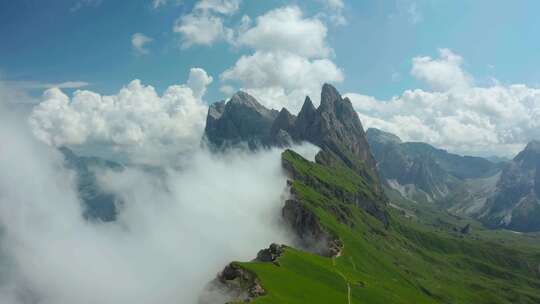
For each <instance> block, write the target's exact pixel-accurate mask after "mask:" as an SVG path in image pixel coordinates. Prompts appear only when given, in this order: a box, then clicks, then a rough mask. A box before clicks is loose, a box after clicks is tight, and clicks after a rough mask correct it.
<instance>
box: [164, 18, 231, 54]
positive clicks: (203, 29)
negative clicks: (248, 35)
mask: <svg viewBox="0 0 540 304" xmlns="http://www.w3.org/2000/svg"><path fill="white" fill-rule="evenodd" d="M173 31H174V32H175V33H179V34H181V36H182V43H181V45H182V48H189V47H191V46H193V45H206V46H210V45H212V44H213V43H214V42H216V41H218V40H222V39H226V37H227V36H229V35H230V29H228V28H226V27H225V26H224V25H223V20H222V18H221V17H218V16H213V15H206V14H204V15H197V14H188V15H185V16H182V17H181V18H180V19H178V20H177V22H176V24H175V26H174V28H173Z"/></svg>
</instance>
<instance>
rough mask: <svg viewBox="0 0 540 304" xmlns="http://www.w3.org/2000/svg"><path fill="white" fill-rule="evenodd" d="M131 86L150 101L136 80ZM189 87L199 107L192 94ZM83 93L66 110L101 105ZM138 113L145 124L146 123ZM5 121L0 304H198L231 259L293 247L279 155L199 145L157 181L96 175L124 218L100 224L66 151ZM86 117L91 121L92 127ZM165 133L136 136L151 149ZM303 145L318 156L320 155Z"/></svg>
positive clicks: (10, 118) (4, 115) (150, 174)
mask: <svg viewBox="0 0 540 304" xmlns="http://www.w3.org/2000/svg"><path fill="white" fill-rule="evenodd" d="M192 72H193V71H192ZM132 88H133V89H135V90H142V91H138V93H139V94H143V93H144V92H145V93H147V94H149V95H150V96H153V92H152V90H151V89H148V88H146V89H145V88H143V87H141V86H140V85H139V84H135V85H133V87H132ZM182 90H184V91H187V92H188V93H189V94H187V96H189V100H193V98H194V97H193V96H194V95H192V94H191V92H189V90H188V89H187V88H185V87H182V88H178V91H182ZM128 91H129V87H128V88H126V89H124V92H121V93H120V94H119V96H118V97H111V100H110V103H109V104H108V105H109V106H110V108H108V109H109V110H107V111H104V113H108V114H110V115H114V111H115V108H116V107H121V105H120V104H122V102H124V101H123V100H122V97H121V96H123V95H129V93H131V92H128ZM53 93H54V92H53ZM57 93H58V92H57ZM78 94H80V96H81V97H74V101H73V102H72V103H71V104H70V105H66V104H63V105H59V106H64V107H65V106H68V107H69V106H71V107H75V106H78V105H76V103H77V102H80V103H82V104H79V106H83V105H84V103H85V102H86V101H90V105H92V103H91V101H92V100H93V99H92V98H94V99H95V98H97V99H99V97H98V96H95V95H91V96H90V98H89V99H78V98H82V96H84V95H85V94H88V93H78ZM50 95H51V93H46V94H45V96H50ZM166 95H167V94H166ZM195 95H196V94H195ZM59 96H61V95H59ZM76 96H77V94H76ZM134 96H139V95H137V94H134ZM61 98H63V97H61ZM107 98H108V97H106V99H107ZM115 98H117V99H115ZM82 100H85V101H84V102H83V101H82ZM115 102H118V103H119V104H115ZM86 105H88V104H86ZM122 106H124V105H122ZM41 107H42V109H43V108H46V105H43V104H42V105H41ZM195 108H196V109H198V107H197V106H195ZM36 111H37V112H39V111H40V109H39V107H38V109H37V110H36ZM156 111H157V112H158V113H164V112H165V110H163V109H162V108H158V109H157V110H156ZM160 111H161V112H160ZM180 112H181V111H180ZM132 114H133V115H132V116H131V118H133V119H139V120H140V121H141V122H144V119H145V116H137V115H136V114H135V113H132ZM154 114H156V113H154ZM172 115H173V116H174V115H176V114H172ZM179 115H181V114H179ZM0 116H1V117H0V138H1V139H2V142H3V143H5V144H4V145H3V146H2V149H1V150H2V151H1V152H2V153H0V172H1V173H0V227H1V239H0V240H1V241H0V244H1V255H2V258H1V259H0V260H1V268H0V302H2V303H8V304H28V303H44V304H49V303H50V304H53V303H54V304H58V303H60V304H61V303H66V304H67V303H82V304H84V303H141V304H143V303H177V302H178V299H181V302H182V303H196V302H197V299H198V298H199V295H200V293H201V291H202V289H203V287H204V286H205V285H206V283H207V282H208V281H210V280H211V279H213V278H214V277H215V275H216V274H217V272H218V271H220V270H221V269H222V268H223V267H224V266H225V265H226V264H227V263H228V262H230V261H231V260H250V259H252V258H254V257H255V255H256V253H257V251H258V250H260V249H261V248H264V247H266V246H268V245H269V244H270V243H271V242H280V243H290V240H289V238H288V235H287V232H286V231H284V230H282V228H281V226H280V222H279V221H280V211H281V207H282V205H283V200H284V199H285V197H283V195H284V193H286V192H285V186H286V177H285V175H284V174H283V172H282V170H281V166H280V153H281V151H279V150H269V151H263V152H259V153H248V152H245V151H244V152H242V151H231V152H230V153H226V154H220V155H215V154H211V153H209V152H208V151H206V150H204V149H198V148H197V149H195V148H194V149H193V150H192V152H190V153H188V154H183V155H182V156H181V157H179V158H177V159H176V162H174V163H172V162H171V163H168V164H163V163H162V164H161V170H160V173H155V172H154V171H148V170H142V169H136V168H129V167H128V168H127V169H125V170H123V171H103V172H97V176H98V180H99V182H100V184H102V186H103V188H104V189H106V190H107V191H110V192H112V193H114V194H115V195H117V196H118V197H120V198H122V201H123V202H124V203H123V204H122V205H121V206H118V208H119V214H118V217H117V220H116V221H114V222H108V223H104V222H100V221H95V220H94V221H92V220H86V219H85V218H84V217H83V216H82V210H83V208H82V202H81V201H80V199H79V197H78V193H77V190H76V180H75V173H74V172H73V171H70V170H67V169H65V167H64V165H63V159H62V155H61V154H60V153H59V152H58V151H57V150H56V149H54V148H53V147H52V146H49V145H46V144H44V143H43V141H38V140H36V139H35V136H33V134H32V133H31V132H30V130H29V128H28V127H27V125H26V124H24V123H20V121H21V119H20V117H16V116H14V115H13V114H12V113H10V112H9V111H7V110H6V109H5V108H2V109H1V110H0ZM79 118H80V119H81V122H82V124H83V125H84V123H89V122H90V121H92V118H90V117H84V118H81V117H79ZM168 118H170V116H167V115H165V118H164V119H165V121H166V119H168ZM34 119H36V118H35V117H34ZM65 119H66V120H67V121H69V120H70V119H71V118H70V117H65ZM188 124H190V122H188ZM190 125H191V124H190ZM109 128H110V129H109ZM81 130H84V129H81ZM81 130H79V131H81ZM106 131H111V132H112V134H111V133H107V132H106ZM150 131H151V132H155V130H152V129H151V128H150ZM100 132H102V133H100ZM114 132H118V134H129V131H126V130H118V129H116V128H115V127H114V126H111V125H105V126H104V129H101V130H100V131H98V130H96V128H91V131H90V129H88V132H86V131H81V133H80V134H64V136H63V137H58V138H54V139H51V138H41V139H42V140H45V142H48V143H51V141H50V140H52V141H57V143H60V142H61V143H68V142H70V140H74V141H78V140H79V139H80V137H79V136H84V137H86V138H95V139H99V140H101V141H106V140H108V141H111V142H114V141H115V140H116V139H118V138H124V137H121V136H120V137H115V136H114ZM34 133H35V130H34ZM38 134H39V133H38ZM161 135H162V134H159V133H158V135H157V136H154V137H150V136H149V135H148V134H142V136H140V137H135V138H137V139H139V140H141V142H140V145H139V146H140V147H144V145H145V144H146V143H147V142H148V141H150V142H151V141H152V140H155V139H156V137H157V140H159V138H160V136H161ZM100 136H101V137H100ZM163 136H164V135H163ZM128 137H129V136H128ZM179 138H183V137H182V136H179ZM173 146H174V145H173ZM303 148H304V149H303V150H304V151H306V152H307V153H309V154H310V155H311V156H310V157H313V156H314V153H315V152H316V150H315V149H314V147H312V146H305V147H303ZM300 150H302V149H300ZM173 168H181V169H173ZM221 300H223V299H221ZM222 302H223V301H222Z"/></svg>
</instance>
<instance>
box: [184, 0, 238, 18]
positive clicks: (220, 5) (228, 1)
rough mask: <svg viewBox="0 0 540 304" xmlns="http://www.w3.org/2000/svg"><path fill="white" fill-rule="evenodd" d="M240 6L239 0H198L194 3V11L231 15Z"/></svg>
mask: <svg viewBox="0 0 540 304" xmlns="http://www.w3.org/2000/svg"><path fill="white" fill-rule="evenodd" d="M239 8H240V0H200V1H199V2H197V3H196V4H195V11H201V12H204V13H209V12H212V13H217V14H222V15H232V14H234V13H236V12H237V11H238V9H239Z"/></svg>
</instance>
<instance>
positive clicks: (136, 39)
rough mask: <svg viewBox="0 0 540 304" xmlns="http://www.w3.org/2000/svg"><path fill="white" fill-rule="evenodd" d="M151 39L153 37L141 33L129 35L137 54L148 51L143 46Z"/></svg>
mask: <svg viewBox="0 0 540 304" xmlns="http://www.w3.org/2000/svg"><path fill="white" fill-rule="evenodd" d="M153 40H154V39H152V38H150V37H148V36H146V35H144V34H142V33H135V34H133V36H131V46H133V48H134V49H135V51H136V52H137V53H138V54H148V53H149V51H148V50H147V49H146V48H145V46H146V45H147V44H148V43H150V42H152V41H153Z"/></svg>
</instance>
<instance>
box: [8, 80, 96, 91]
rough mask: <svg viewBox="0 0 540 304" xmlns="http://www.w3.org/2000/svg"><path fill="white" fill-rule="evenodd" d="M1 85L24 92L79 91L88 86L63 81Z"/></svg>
mask: <svg viewBox="0 0 540 304" xmlns="http://www.w3.org/2000/svg"><path fill="white" fill-rule="evenodd" d="M0 83H1V84H3V85H5V86H7V87H10V88H15V89H25V90H35V89H50V88H59V89H80V88H84V87H87V86H89V85H90V83H88V82H86V81H65V82H59V83H46V82H39V81H25V80H21V81H10V80H7V81H0Z"/></svg>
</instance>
